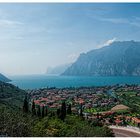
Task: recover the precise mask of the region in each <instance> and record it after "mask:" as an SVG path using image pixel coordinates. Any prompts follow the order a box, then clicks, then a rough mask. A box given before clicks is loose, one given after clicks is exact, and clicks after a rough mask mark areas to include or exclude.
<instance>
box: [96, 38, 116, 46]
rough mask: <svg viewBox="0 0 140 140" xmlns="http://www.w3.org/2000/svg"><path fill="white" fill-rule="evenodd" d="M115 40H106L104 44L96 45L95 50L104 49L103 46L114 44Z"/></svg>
mask: <svg viewBox="0 0 140 140" xmlns="http://www.w3.org/2000/svg"><path fill="white" fill-rule="evenodd" d="M116 40H117V38H116V37H114V38H112V39H109V40H107V41H106V42H105V43H103V44H100V45H98V46H97V48H102V47H104V46H109V45H110V44H112V43H113V42H115V41H116Z"/></svg>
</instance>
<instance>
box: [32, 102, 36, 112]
mask: <svg viewBox="0 0 140 140" xmlns="http://www.w3.org/2000/svg"><path fill="white" fill-rule="evenodd" d="M32 115H36V110H35V102H34V100H33V102H32Z"/></svg>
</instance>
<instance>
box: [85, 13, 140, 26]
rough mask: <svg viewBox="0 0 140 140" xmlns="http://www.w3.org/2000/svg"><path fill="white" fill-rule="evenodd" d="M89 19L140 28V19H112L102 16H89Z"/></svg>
mask: <svg viewBox="0 0 140 140" xmlns="http://www.w3.org/2000/svg"><path fill="white" fill-rule="evenodd" d="M88 17H89V18H93V19H95V20H99V21H105V22H110V23H113V24H127V25H131V26H135V27H140V17H129V18H112V17H102V16H100V15H98V16H97V15H91V14H89V15H88Z"/></svg>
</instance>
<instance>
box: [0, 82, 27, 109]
mask: <svg viewBox="0 0 140 140" xmlns="http://www.w3.org/2000/svg"><path fill="white" fill-rule="evenodd" d="M25 94H26V92H25V91H24V90H21V89H19V88H18V87H16V86H14V85H12V84H9V83H5V82H2V81H0V108H1V107H3V106H6V107H8V108H17V107H18V108H22V105H23V99H24V97H25Z"/></svg>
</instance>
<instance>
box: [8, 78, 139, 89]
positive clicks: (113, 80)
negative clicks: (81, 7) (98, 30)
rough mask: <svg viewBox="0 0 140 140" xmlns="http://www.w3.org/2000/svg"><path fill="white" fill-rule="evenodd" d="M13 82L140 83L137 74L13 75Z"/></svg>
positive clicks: (54, 84)
mask: <svg viewBox="0 0 140 140" xmlns="http://www.w3.org/2000/svg"><path fill="white" fill-rule="evenodd" d="M10 78H11V80H12V82H11V83H12V84H14V85H16V86H18V87H19V88H22V89H36V88H44V87H58V88H63V87H80V86H105V85H115V84H140V77H137V76H130V77H129V76H124V77H121V76H120V77H118V76H116V77H115V76H114V77H113V76H111V77H100V76H47V75H30V76H11V77H10Z"/></svg>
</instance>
